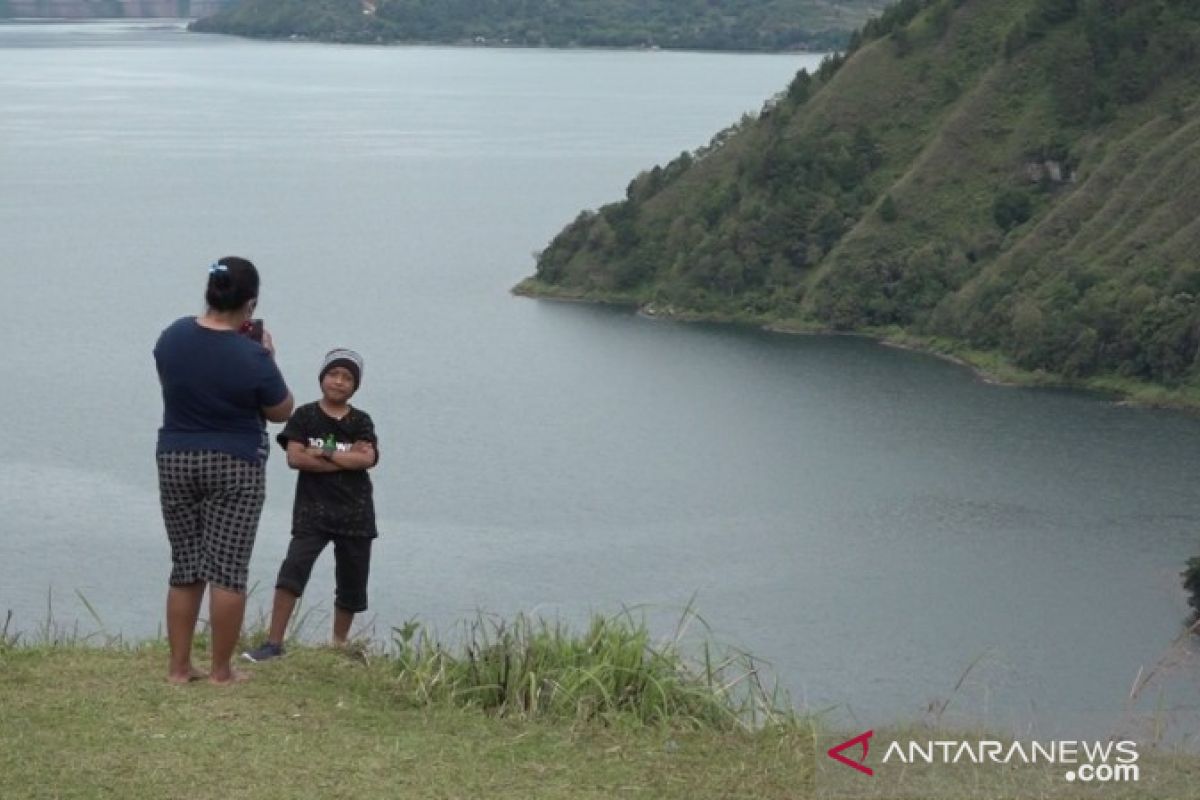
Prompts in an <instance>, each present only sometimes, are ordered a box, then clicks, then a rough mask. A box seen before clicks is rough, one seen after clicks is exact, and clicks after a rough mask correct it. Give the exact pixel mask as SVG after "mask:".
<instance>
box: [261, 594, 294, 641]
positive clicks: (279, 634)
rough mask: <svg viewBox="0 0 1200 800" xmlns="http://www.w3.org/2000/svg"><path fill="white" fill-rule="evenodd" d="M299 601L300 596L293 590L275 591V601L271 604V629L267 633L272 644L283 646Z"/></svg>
mask: <svg viewBox="0 0 1200 800" xmlns="http://www.w3.org/2000/svg"><path fill="white" fill-rule="evenodd" d="M298 599H299V595H297V594H296V593H295V592H293V591H292V590H291V589H276V590H275V599H274V600H273V601H272V602H271V628H270V629H269V630H268V631H267V641H268V642H270V643H271V644H283V637H284V636H286V635H287V626H288V622H290V621H291V619H292V612H293V611H295V610H296V601H297V600H298Z"/></svg>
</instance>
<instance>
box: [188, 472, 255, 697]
mask: <svg viewBox="0 0 1200 800" xmlns="http://www.w3.org/2000/svg"><path fill="white" fill-rule="evenodd" d="M206 456H207V459H206V461H205V463H204V467H203V470H202V473H203V474H202V478H201V483H202V485H203V487H204V490H205V496H204V500H203V503H202V517H203V524H204V558H203V572H204V575H205V577H206V578H207V580H208V584H209V601H208V602H209V617H210V623H211V625H212V672H211V674H210V675H209V680H210V681H212V682H213V683H216V684H228V683H233V682H235V681H237V680H241V679H243V678H244V677H245V676H243V675H241V674H240V673H238V672H237V671H235V670H234V669H233V666H232V664H231V661H232V659H233V651H234V650H235V649H236V648H237V643H238V639H239V638H240V637H241V635H242V619H243V617H244V616H245V614H246V580H247V576H248V574H249V571H250V554H251V552H252V551H253V549H254V537H255V534H256V533H257V532H258V520H259V516H260V515H261V513H262V507H263V500H264V499H265V497H266V486H265V471H264V469H263V466H262V464H252V463H250V462H248V461H241V460H239V459H236V458H233V457H232V456H228V455H225V454H223V453H207V454H206Z"/></svg>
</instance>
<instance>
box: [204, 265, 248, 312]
mask: <svg viewBox="0 0 1200 800" xmlns="http://www.w3.org/2000/svg"><path fill="white" fill-rule="evenodd" d="M256 297H258V270H257V269H255V267H254V264H252V263H251V262H250V261H248V260H247V259H244V258H238V257H237V256H225V258H222V259H220V260H218V261H215V262H213V263H212V265H210V266H209V268H208V288H207V289H206V290H205V292H204V300H205V302H206V303H208V307H209V308H211V309H213V310H215V311H233V310H235V309H238V308H241V307H242V306H244V305H245V304H246V303H247V302H248V301H250V300H253V299H254V298H256Z"/></svg>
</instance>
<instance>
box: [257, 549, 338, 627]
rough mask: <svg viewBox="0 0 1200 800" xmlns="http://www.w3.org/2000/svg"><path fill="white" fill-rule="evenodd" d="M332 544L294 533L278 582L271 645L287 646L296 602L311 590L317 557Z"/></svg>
mask: <svg viewBox="0 0 1200 800" xmlns="http://www.w3.org/2000/svg"><path fill="white" fill-rule="evenodd" d="M328 543H329V539H327V538H326V537H324V536H306V535H303V534H297V533H296V532H295V531H293V532H292V541H291V542H290V543H289V544H288V551H287V555H286V556H284V558H283V563H282V564H280V565H279V575H278V576H276V578H275V598H274V600H273V601H272V603H271V627H270V630H269V631H268V632H267V641H268V642H269V643H271V644H275V645H281V644H283V638H284V636H286V635H287V626H288V623H289V622H290V621H291V619H292V612H293V611H295V610H296V601H297V600H298V599H299V598H300V596H301V595H302V594H304V587H306V586H308V579H309V578H310V577H311V576H312V571H313V565H314V564H316V563H317V557H318V556H319V555H321V551H322V550H324V549H325V545H327V544H328Z"/></svg>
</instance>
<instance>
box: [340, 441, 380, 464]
mask: <svg viewBox="0 0 1200 800" xmlns="http://www.w3.org/2000/svg"><path fill="white" fill-rule="evenodd" d="M330 460H331V461H332V462H333V463H334V464H337V465H338V466H339V467H341V468H342V469H370V468H371V467H373V466H375V462H376V461H377V460H378V457H377V456H376V455H375V446H374V445H373V444H371V443H370V442H366V441H362V440H359V441H357V442H355V443H354V444H353V445H351V447H350V449H349V450H338V451H337V452H336V453H334V454H333V455H332V456H330Z"/></svg>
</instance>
